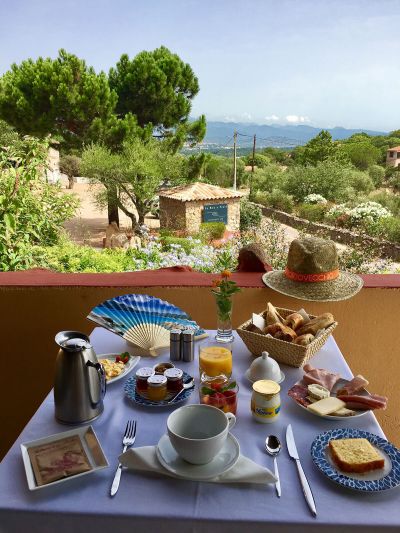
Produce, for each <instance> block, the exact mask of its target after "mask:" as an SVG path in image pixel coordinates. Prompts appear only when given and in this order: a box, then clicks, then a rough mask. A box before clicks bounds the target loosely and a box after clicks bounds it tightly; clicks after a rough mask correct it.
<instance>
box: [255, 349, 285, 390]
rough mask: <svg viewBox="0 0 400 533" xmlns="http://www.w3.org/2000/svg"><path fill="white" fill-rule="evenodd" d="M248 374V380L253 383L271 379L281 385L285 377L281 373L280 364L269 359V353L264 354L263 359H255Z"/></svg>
mask: <svg viewBox="0 0 400 533" xmlns="http://www.w3.org/2000/svg"><path fill="white" fill-rule="evenodd" d="M246 374H247V377H248V379H249V380H250V381H253V382H255V381H259V380H261V379H269V380H272V381H276V382H277V383H280V382H281V381H283V380H284V377H285V376H284V374H283V372H281V369H280V367H279V364H278V363H277V362H276V361H275V359H272V357H269V353H268V352H263V353H262V355H261V357H257V359H254V361H253V362H252V363H251V365H250V368H249V369H248V370H247V372H246Z"/></svg>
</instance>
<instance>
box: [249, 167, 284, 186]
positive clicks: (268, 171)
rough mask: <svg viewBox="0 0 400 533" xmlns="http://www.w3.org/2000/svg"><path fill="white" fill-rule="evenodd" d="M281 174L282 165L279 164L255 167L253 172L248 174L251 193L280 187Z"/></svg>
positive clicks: (282, 174)
mask: <svg viewBox="0 0 400 533" xmlns="http://www.w3.org/2000/svg"><path fill="white" fill-rule="evenodd" d="M283 176H284V173H283V171H282V167H280V166H279V165H275V164H270V165H267V166H266V167H264V168H257V169H256V170H255V172H254V174H252V175H250V176H249V180H250V181H251V190H252V193H254V192H257V191H263V192H272V190H273V189H280V188H281V185H282V182H283Z"/></svg>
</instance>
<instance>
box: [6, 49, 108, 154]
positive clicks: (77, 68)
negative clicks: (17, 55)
mask: <svg viewBox="0 0 400 533" xmlns="http://www.w3.org/2000/svg"><path fill="white" fill-rule="evenodd" d="M116 99H117V96H116V94H115V93H113V91H111V90H110V87H109V84H108V80H107V77H106V75H105V74H104V73H100V74H96V72H95V71H94V69H93V68H92V67H88V66H87V65H86V63H85V61H83V60H82V59H79V58H78V57H76V56H75V55H73V54H69V53H67V52H66V51H65V50H60V51H59V55H58V58H57V59H55V60H53V59H50V58H46V59H43V58H41V57H40V58H39V59H38V60H37V61H33V60H32V59H27V60H25V61H22V63H21V64H20V65H16V64H13V65H12V66H11V70H9V71H8V72H6V73H5V74H4V75H3V77H2V78H1V79H0V118H2V119H3V120H5V121H6V122H7V123H8V124H10V125H12V126H13V127H14V128H15V129H16V130H17V131H18V132H19V133H22V134H28V135H34V136H37V137H45V136H46V135H48V134H52V135H54V136H56V137H57V138H58V139H59V140H60V141H61V143H62V147H63V148H64V149H69V148H72V147H80V146H82V144H83V143H84V142H85V140H87V138H88V137H89V134H90V128H91V126H92V123H93V121H94V120H95V119H99V120H101V121H106V120H107V119H108V118H109V117H110V116H111V115H112V112H113V109H114V106H115V104H116Z"/></svg>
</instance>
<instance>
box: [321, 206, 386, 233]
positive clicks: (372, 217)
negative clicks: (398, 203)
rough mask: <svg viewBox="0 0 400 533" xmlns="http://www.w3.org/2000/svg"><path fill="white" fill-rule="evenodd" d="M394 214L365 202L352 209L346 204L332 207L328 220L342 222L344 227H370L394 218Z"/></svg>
mask: <svg viewBox="0 0 400 533" xmlns="http://www.w3.org/2000/svg"><path fill="white" fill-rule="evenodd" d="M392 216H393V215H392V213H391V212H390V211H389V210H388V209H386V208H385V207H383V206H382V205H381V204H378V203H377V202H365V203H362V204H359V205H357V206H356V207H353V208H350V207H347V206H346V205H344V204H338V205H334V206H333V207H331V208H330V209H329V211H328V213H327V218H328V219H331V220H335V221H340V220H341V221H342V225H345V226H349V227H353V226H368V225H371V224H376V223H377V222H379V221H380V220H382V219H385V218H389V217H392Z"/></svg>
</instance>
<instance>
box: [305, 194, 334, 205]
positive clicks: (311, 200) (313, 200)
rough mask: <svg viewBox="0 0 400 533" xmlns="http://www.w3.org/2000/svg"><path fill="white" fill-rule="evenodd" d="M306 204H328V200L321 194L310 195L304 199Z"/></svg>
mask: <svg viewBox="0 0 400 533" xmlns="http://www.w3.org/2000/svg"><path fill="white" fill-rule="evenodd" d="M304 203H305V204H327V203H328V200H327V199H326V198H324V197H323V196H321V195H320V194H309V195H308V196H306V197H305V198H304Z"/></svg>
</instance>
